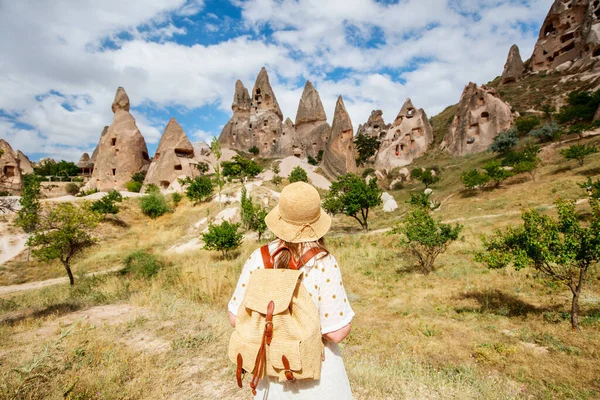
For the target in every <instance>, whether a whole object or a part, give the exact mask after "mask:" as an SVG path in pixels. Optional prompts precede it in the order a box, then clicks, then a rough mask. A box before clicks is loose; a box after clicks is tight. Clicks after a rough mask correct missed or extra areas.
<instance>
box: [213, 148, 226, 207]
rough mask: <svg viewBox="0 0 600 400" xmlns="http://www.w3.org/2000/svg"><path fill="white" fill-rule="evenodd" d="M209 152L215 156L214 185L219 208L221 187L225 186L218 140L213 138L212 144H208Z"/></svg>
mask: <svg viewBox="0 0 600 400" xmlns="http://www.w3.org/2000/svg"><path fill="white" fill-rule="evenodd" d="M210 151H212V153H213V154H214V156H215V159H216V161H217V162H216V163H215V183H216V185H217V187H218V188H219V208H220V207H221V193H222V192H223V185H225V181H224V180H223V173H222V171H221V155H222V153H221V145H220V144H219V140H218V139H217V138H216V137H214V138H213V140H212V142H211V143H210Z"/></svg>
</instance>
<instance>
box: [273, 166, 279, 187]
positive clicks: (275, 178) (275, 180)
mask: <svg viewBox="0 0 600 400" xmlns="http://www.w3.org/2000/svg"><path fill="white" fill-rule="evenodd" d="M272 170H273V173H274V174H275V175H274V176H273V179H271V182H273V184H274V185H275V186H279V185H281V177H280V176H279V172H281V170H280V169H279V165H277V164H275V165H273V168H272Z"/></svg>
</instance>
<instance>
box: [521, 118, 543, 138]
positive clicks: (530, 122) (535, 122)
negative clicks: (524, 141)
mask: <svg viewBox="0 0 600 400" xmlns="http://www.w3.org/2000/svg"><path fill="white" fill-rule="evenodd" d="M539 125H540V119H539V118H538V117H536V116H535V115H528V116H523V117H519V118H517V120H516V121H515V128H516V133H518V134H519V136H525V135H527V134H529V132H531V131H532V130H533V129H535V128H537V127H538V126H539Z"/></svg>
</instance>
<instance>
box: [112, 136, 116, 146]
mask: <svg viewBox="0 0 600 400" xmlns="http://www.w3.org/2000/svg"><path fill="white" fill-rule="evenodd" d="M110 145H111V146H116V145H117V138H112V139H111V141H110Z"/></svg>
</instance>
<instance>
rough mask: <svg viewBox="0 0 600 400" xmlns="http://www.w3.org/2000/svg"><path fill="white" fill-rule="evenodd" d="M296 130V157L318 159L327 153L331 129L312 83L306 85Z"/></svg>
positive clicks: (299, 107) (299, 104)
mask: <svg viewBox="0 0 600 400" xmlns="http://www.w3.org/2000/svg"><path fill="white" fill-rule="evenodd" d="M295 128H296V136H295V140H294V155H296V156H297V157H300V158H308V157H309V156H310V157H313V158H315V159H317V158H318V156H319V153H320V152H325V146H326V145H327V141H328V140H329V134H330V132H331V127H330V126H329V124H328V123H327V115H326V114H325V108H323V103H322V102H321V97H320V96H319V92H318V91H317V90H316V89H315V87H314V86H313V84H312V83H311V82H310V81H307V82H306V85H304V91H303V92H302V97H301V98H300V102H299V103H298V112H297V113H296V124H295Z"/></svg>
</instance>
